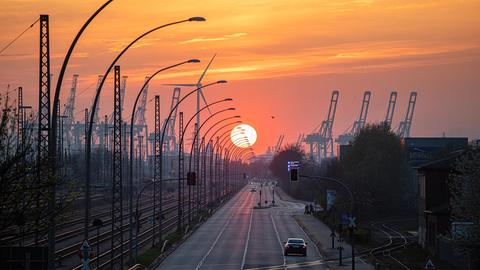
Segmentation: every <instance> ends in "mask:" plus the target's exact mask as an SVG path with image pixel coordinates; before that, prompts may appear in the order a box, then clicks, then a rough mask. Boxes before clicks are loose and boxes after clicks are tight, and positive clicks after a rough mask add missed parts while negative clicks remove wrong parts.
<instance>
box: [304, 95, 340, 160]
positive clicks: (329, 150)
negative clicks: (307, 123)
mask: <svg viewBox="0 0 480 270" xmlns="http://www.w3.org/2000/svg"><path fill="white" fill-rule="evenodd" d="M338 97H339V92H338V91H337V90H334V91H333V92H332V97H331V99H330V106H329V109H328V115H327V119H326V120H324V121H322V124H321V126H320V130H319V131H318V132H314V133H311V134H308V135H307V136H306V138H305V142H306V143H307V144H309V146H310V159H311V160H312V161H313V160H314V158H315V155H316V158H317V161H318V162H320V161H321V160H322V159H324V158H327V157H332V156H333V139H332V128H333V124H334V122H335V114H336V111H337V104H338Z"/></svg>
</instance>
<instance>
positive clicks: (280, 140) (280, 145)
mask: <svg viewBox="0 0 480 270" xmlns="http://www.w3.org/2000/svg"><path fill="white" fill-rule="evenodd" d="M284 138H285V135H283V134H282V135H280V137H278V141H277V145H275V150H274V152H273V153H274V154H276V153H278V151H280V148H281V147H282V143H283V139H284Z"/></svg>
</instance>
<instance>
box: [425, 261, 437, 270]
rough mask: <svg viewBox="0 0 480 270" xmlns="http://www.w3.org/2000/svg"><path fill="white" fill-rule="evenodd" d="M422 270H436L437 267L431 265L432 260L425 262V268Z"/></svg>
mask: <svg viewBox="0 0 480 270" xmlns="http://www.w3.org/2000/svg"><path fill="white" fill-rule="evenodd" d="M423 269H425V270H437V267H436V266H435V265H434V264H433V262H432V260H430V259H428V260H427V262H426V263H425V267H424V268H423Z"/></svg>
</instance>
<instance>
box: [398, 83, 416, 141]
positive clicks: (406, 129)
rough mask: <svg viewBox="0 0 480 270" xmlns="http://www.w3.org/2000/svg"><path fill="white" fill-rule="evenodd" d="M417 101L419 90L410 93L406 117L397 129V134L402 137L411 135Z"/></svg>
mask: <svg viewBox="0 0 480 270" xmlns="http://www.w3.org/2000/svg"><path fill="white" fill-rule="evenodd" d="M416 102H417V92H415V91H413V92H411V93H410V99H409V101H408V108H407V112H406V113H405V119H404V120H403V121H401V122H400V125H399V126H398V129H397V135H398V136H399V137H400V138H409V137H410V127H411V126H412V120H413V112H414V110H415V104H416Z"/></svg>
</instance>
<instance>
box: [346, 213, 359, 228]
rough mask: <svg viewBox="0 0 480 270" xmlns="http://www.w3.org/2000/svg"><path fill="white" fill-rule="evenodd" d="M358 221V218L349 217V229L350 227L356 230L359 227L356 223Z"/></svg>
mask: <svg viewBox="0 0 480 270" xmlns="http://www.w3.org/2000/svg"><path fill="white" fill-rule="evenodd" d="M356 219H357V218H356V217H354V216H351V217H348V227H349V228H355V227H357V225H356V223H355V220H356Z"/></svg>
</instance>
